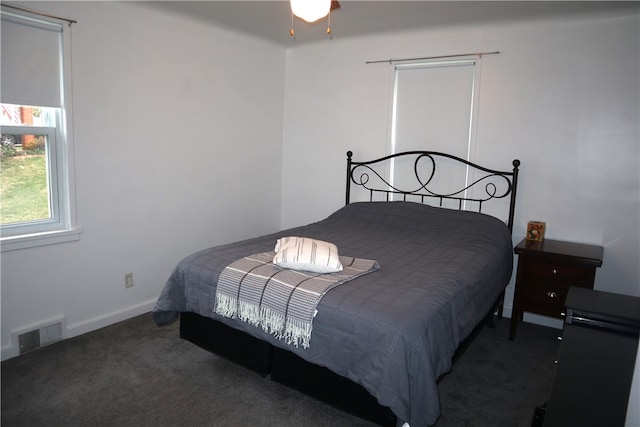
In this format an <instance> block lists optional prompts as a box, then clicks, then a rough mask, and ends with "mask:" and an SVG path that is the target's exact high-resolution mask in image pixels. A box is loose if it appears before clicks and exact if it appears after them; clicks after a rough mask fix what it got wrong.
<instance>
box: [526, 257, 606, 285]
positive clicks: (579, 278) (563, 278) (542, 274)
mask: <svg viewBox="0 0 640 427" xmlns="http://www.w3.org/2000/svg"><path fill="white" fill-rule="evenodd" d="M594 271H595V267H586V266H584V265H581V264H576V263H575V262H563V261H558V260H553V259H545V258H532V259H528V260H527V261H526V263H525V268H524V273H525V274H526V275H527V276H529V277H535V278H539V279H543V280H552V281H554V282H555V281H557V282H566V283H569V284H570V285H576V284H582V283H591V282H592V281H593V274H594Z"/></svg>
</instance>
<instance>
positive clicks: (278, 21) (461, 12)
mask: <svg viewBox="0 0 640 427" xmlns="http://www.w3.org/2000/svg"><path fill="white" fill-rule="evenodd" d="M141 4H144V5H146V6H150V7H156V8H159V9H163V10H166V11H170V12H172V13H175V14H179V15H184V16H186V17H191V18H194V19H198V20H202V21H205V22H209V23H212V24H215V25H218V26H223V27H226V28H228V29H231V30H234V31H240V32H243V33H246V34H248V35H252V36H258V37H261V38H266V39H269V40H272V41H274V42H276V43H279V44H282V45H284V46H294V45H297V44H302V43H308V42H314V41H320V40H326V39H328V38H329V36H328V35H327V34H326V30H327V19H322V20H320V21H318V22H316V23H314V24H308V23H306V22H304V21H302V20H300V19H297V18H296V19H295V20H294V28H295V37H291V36H290V35H289V29H290V27H291V9H290V7H289V2H288V1H269V0H259V1H244V0H235V1H143V2H141ZM340 4H341V7H340V8H339V9H337V10H335V11H334V12H332V14H331V30H332V37H333V38H335V39H337V38H346V37H353V36H362V35H369V34H372V33H380V32H389V31H402V30H410V29H412V28H418V27H427V28H433V27H437V26H445V25H469V24H480V23H493V22H499V21H505V20H523V19H542V18H548V17H556V18H567V17H569V16H572V15H576V14H583V15H584V14H590V13H602V12H607V11H612V12H619V11H621V10H622V11H629V13H631V12H632V11H633V12H636V13H637V11H638V8H639V5H640V2H637V1H622V2H616V1H480V0H475V1H399V0H391V1H359V0H351V1H349V0H341V1H340Z"/></svg>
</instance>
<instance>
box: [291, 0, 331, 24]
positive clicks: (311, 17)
mask: <svg viewBox="0 0 640 427" xmlns="http://www.w3.org/2000/svg"><path fill="white" fill-rule="evenodd" d="M330 10H331V0H291V12H292V13H293V14H294V15H295V16H297V17H298V18H300V19H304V20H305V21H307V22H316V21H317V20H318V19H321V18H324V17H325V16H327V15H328V14H329V11H330Z"/></svg>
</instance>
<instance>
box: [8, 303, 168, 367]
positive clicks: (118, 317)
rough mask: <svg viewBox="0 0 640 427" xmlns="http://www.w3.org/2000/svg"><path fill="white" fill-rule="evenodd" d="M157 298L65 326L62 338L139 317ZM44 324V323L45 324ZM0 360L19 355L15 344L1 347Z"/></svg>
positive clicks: (153, 304)
mask: <svg viewBox="0 0 640 427" xmlns="http://www.w3.org/2000/svg"><path fill="white" fill-rule="evenodd" d="M156 301H157V298H154V299H152V300H149V301H145V302H142V303H140V304H136V305H133V306H131V307H126V308H124V309H122V310H118V311H114V312H112V313H107V314H104V315H102V316H97V317H94V318H91V319H87V320H84V321H82V322H78V323H73V324H68V325H66V328H65V330H64V331H63V335H62V336H63V338H64V339H67V338H73V337H76V336H78V335H82V334H86V333H87V332H91V331H95V330H96V329H100V328H104V327H105V326H109V325H112V324H114V323H118V322H121V321H123V320H127V319H130V318H132V317H135V316H139V315H141V314H144V313H148V312H150V311H151V310H152V309H153V307H154V306H155V304H156ZM45 323H46V322H45ZM28 329H32V328H19V329H18V330H16V331H12V333H13V332H20V331H23V330H25V331H26V330H28ZM1 352H2V353H1V358H2V360H7V359H11V358H12V357H16V356H19V355H20V349H19V348H18V346H17V345H16V344H15V343H13V342H12V343H11V344H10V345H6V346H3V347H2V349H1Z"/></svg>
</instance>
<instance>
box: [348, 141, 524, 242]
mask: <svg viewBox="0 0 640 427" xmlns="http://www.w3.org/2000/svg"><path fill="white" fill-rule="evenodd" d="M352 156H353V153H352V152H351V151H347V182H346V184H347V188H346V200H345V202H346V204H349V203H350V198H351V184H354V185H355V186H359V187H362V188H364V189H366V190H367V191H368V192H369V200H370V201H373V200H374V194H380V193H382V194H383V195H384V197H385V199H386V200H387V201H388V200H389V199H390V197H392V195H401V196H402V198H403V200H407V196H411V197H413V198H419V199H420V202H421V203H425V200H427V199H433V198H435V199H438V200H439V204H440V206H442V204H443V201H445V200H446V201H454V202H456V203H457V205H458V209H459V210H462V209H463V206H464V205H465V202H472V203H473V205H474V206H477V211H478V212H482V206H483V204H484V203H485V202H490V201H493V200H496V199H503V198H506V197H509V198H510V200H509V216H508V221H507V226H508V227H509V230H510V231H513V217H514V213H515V203H516V190H517V186H518V171H519V167H520V160H518V159H515V160H513V162H512V165H513V170H511V171H499V170H494V169H489V168H486V167H484V166H480V165H478V164H476V163H472V162H470V161H468V160H465V159H462V158H460V157H456V156H453V155H451V154H447V153H439V152H436V151H406V152H402V153H395V154H391V155H388V156H385V157H381V158H378V159H374V160H369V161H364V162H357V161H354V160H353V159H352ZM399 158H403V159H408V160H411V159H413V174H414V177H413V178H415V181H413V178H412V183H411V184H406V185H405V186H403V188H400V187H399V185H398V184H395V183H394V184H392V183H391V182H390V179H388V178H386V177H384V176H383V175H382V173H381V172H380V168H378V169H376V166H377V167H384V166H386V165H388V164H389V163H390V162H391V161H392V159H399ZM445 159H449V160H451V161H453V163H454V164H458V163H459V164H460V165H464V166H465V167H468V168H470V169H472V170H473V174H472V176H473V177H474V179H475V180H474V181H473V182H470V183H467V184H466V185H464V186H462V187H461V188H459V189H455V190H454V191H446V192H442V191H436V190H435V189H434V182H435V179H434V178H436V177H437V176H438V172H439V171H440V169H439V167H440V166H442V169H444V168H445V167H447V166H448V165H447V164H446V163H445ZM385 162H386V163H385ZM443 163H445V164H444V165H443ZM450 166H451V164H449V167H450ZM468 194H472V195H468Z"/></svg>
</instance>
